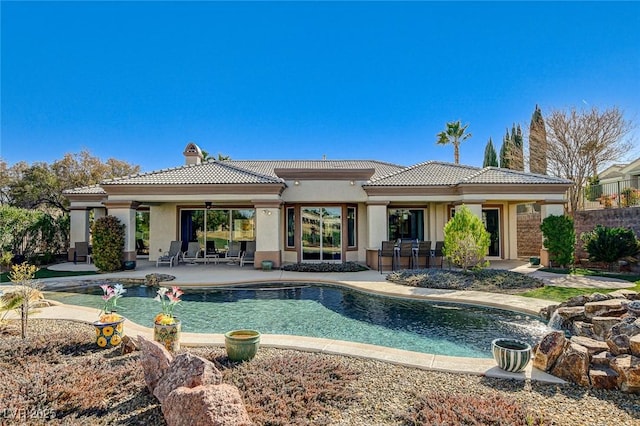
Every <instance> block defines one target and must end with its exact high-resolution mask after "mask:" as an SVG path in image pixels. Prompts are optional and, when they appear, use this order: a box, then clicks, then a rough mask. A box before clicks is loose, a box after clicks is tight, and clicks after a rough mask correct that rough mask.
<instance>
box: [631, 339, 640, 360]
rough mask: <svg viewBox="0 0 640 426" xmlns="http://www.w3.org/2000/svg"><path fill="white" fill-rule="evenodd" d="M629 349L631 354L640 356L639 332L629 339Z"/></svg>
mask: <svg viewBox="0 0 640 426" xmlns="http://www.w3.org/2000/svg"><path fill="white" fill-rule="evenodd" d="M629 350H630V351H631V355H633V356H637V357H640V334H637V335H635V336H633V337H632V338H631V339H629Z"/></svg>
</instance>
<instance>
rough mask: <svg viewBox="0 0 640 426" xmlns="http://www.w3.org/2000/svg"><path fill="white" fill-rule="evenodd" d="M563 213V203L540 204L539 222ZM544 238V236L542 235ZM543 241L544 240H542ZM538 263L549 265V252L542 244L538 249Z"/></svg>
mask: <svg viewBox="0 0 640 426" xmlns="http://www.w3.org/2000/svg"><path fill="white" fill-rule="evenodd" d="M563 215H564V203H562V204H551V203H549V204H545V203H541V204H540V223H542V221H543V220H545V219H546V218H548V217H549V216H563ZM543 239H544V237H543ZM543 241H544V240H543ZM540 264H541V265H542V266H544V267H547V268H548V267H549V252H548V251H547V248H546V247H545V246H544V243H543V244H542V249H541V250H540Z"/></svg>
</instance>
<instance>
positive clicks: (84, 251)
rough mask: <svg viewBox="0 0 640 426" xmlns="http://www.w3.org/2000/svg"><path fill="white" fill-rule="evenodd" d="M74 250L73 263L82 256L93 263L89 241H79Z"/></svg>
mask: <svg viewBox="0 0 640 426" xmlns="http://www.w3.org/2000/svg"><path fill="white" fill-rule="evenodd" d="M74 247H75V249H74V251H73V263H74V264H75V263H77V262H78V258H80V257H81V258H82V260H84V261H85V262H87V263H91V255H90V254H89V243H88V242H87V241H77V242H76V243H75V246H74Z"/></svg>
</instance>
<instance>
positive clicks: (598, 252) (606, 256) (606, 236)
mask: <svg viewBox="0 0 640 426" xmlns="http://www.w3.org/2000/svg"><path fill="white" fill-rule="evenodd" d="M580 239H581V240H582V242H583V243H584V249H585V250H586V251H587V253H589V260H591V261H595V262H606V263H607V264H608V265H609V270H612V269H613V265H614V263H615V262H617V261H618V260H620V259H622V258H624V257H627V256H633V255H635V254H636V253H637V252H638V249H639V247H638V240H637V239H636V235H635V234H634V233H633V231H632V230H631V229H624V228H607V227H606V226H602V225H597V226H596V227H595V228H594V229H593V231H591V232H585V233H583V234H582V235H581V237H580Z"/></svg>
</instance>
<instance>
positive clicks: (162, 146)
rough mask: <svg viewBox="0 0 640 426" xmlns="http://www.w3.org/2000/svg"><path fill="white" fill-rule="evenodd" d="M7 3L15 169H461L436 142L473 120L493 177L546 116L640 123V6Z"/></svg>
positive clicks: (471, 153)
mask: <svg viewBox="0 0 640 426" xmlns="http://www.w3.org/2000/svg"><path fill="white" fill-rule="evenodd" d="M0 7H1V19H2V22H1V24H2V29H1V36H2V40H1V43H2V45H1V47H2V51H1V60H2V64H1V72H2V74H1V81H2V87H1V90H2V92H1V107H2V108H1V109H2V111H1V112H2V117H1V121H2V123H1V138H2V140H1V146H0V156H1V157H2V158H3V159H5V161H7V162H9V164H13V163H15V162H17V161H20V160H25V161H27V162H30V163H31V162H35V161H47V162H52V161H54V160H56V159H59V158H61V157H62V156H63V155H64V153H66V152H79V151H80V150H82V149H83V148H87V149H89V150H90V151H91V152H92V154H94V155H97V156H99V157H101V158H103V159H106V158H108V157H115V158H118V159H122V160H126V161H129V162H132V163H135V164H140V165H141V166H142V169H143V170H145V171H149V170H154V169H158V168H165V167H173V166H177V165H181V164H182V163H183V161H184V160H183V157H182V150H183V149H184V147H185V146H186V144H187V143H188V142H189V141H194V142H196V143H197V144H198V145H199V146H200V147H201V148H202V149H204V150H207V151H209V152H210V153H212V154H214V155H215V154H217V153H219V152H220V153H223V154H225V155H229V156H231V157H232V158H233V159H238V160H240V159H320V158H322V156H323V155H326V157H327V158H329V159H354V158H357V159H377V160H384V161H389V162H393V163H398V164H402V165H411V164H415V163H418V162H422V161H427V160H443V161H451V162H452V161H453V148H452V147H451V146H446V147H443V146H438V145H436V144H435V140H436V136H435V135H436V134H437V133H438V132H440V131H441V130H442V129H443V128H444V126H445V123H446V122H447V121H452V120H458V119H460V120H462V121H463V122H464V123H469V130H470V131H471V132H472V133H473V137H472V138H471V139H469V140H468V141H466V142H464V143H463V144H462V146H461V153H460V161H461V163H464V164H470V165H476V166H481V165H482V157H483V152H484V147H485V144H486V142H487V140H488V139H489V137H492V138H493V141H494V144H495V145H496V147H497V149H498V148H499V145H500V143H501V141H502V136H503V135H504V133H505V130H506V128H507V127H508V128H509V129H510V128H511V126H512V124H513V123H514V122H515V123H521V125H522V126H523V129H525V132H526V133H528V127H529V122H530V119H531V113H532V112H533V110H534V107H535V105H536V104H538V105H540V107H541V108H542V112H543V115H544V114H545V113H546V112H548V111H549V110H551V109H565V108H571V107H576V108H578V109H581V108H590V107H591V106H596V107H599V108H600V109H604V108H607V107H611V106H614V105H615V106H618V107H620V108H621V109H622V110H624V111H625V116H626V118H628V119H632V120H634V121H635V122H636V123H637V124H638V123H640V33H639V32H638V28H640V3H634V2H629V3H616V2H605V3H592V2H566V3H555V2H538V3H528V2H495V3H485V2H471V3H466V2H451V3H436V2H425V3H417V2H415V3H414V2H410V3H386V2H357V3H336V2H332V3H311V2H304V3H290V2H286V3H272V2H260V3H249V2H243V3H222V2H191V3H179V2H107V3H102V2H100V3H98V2H43V3H34V2H6V1H3V2H1V3H0ZM635 135H636V137H635V139H636V142H638V140H639V139H640V138H638V137H637V135H640V132H639V131H638V129H637V128H636V131H635ZM638 156H640V150H638V149H637V148H636V149H635V150H634V151H632V152H630V153H629V157H630V158H635V157H638ZM621 160H623V159H621Z"/></svg>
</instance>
